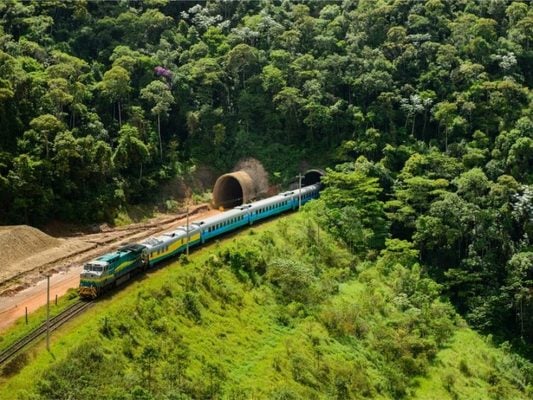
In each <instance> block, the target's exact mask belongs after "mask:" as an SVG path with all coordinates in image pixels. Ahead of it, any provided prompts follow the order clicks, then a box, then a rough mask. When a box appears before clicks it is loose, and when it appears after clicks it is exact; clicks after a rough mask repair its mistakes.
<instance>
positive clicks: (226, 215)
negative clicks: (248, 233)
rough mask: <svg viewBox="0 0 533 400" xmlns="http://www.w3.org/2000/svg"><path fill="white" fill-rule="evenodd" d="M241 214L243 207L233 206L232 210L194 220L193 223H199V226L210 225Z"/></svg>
mask: <svg viewBox="0 0 533 400" xmlns="http://www.w3.org/2000/svg"><path fill="white" fill-rule="evenodd" d="M239 215H243V211H242V210H241V209H237V208H233V209H231V210H228V211H224V212H223V213H221V214H217V215H214V216H212V217H209V218H206V219H204V220H202V221H195V222H193V224H195V225H198V226H209V225H212V224H216V223H218V222H220V221H224V220H226V219H228V218H233V217H237V216H239Z"/></svg>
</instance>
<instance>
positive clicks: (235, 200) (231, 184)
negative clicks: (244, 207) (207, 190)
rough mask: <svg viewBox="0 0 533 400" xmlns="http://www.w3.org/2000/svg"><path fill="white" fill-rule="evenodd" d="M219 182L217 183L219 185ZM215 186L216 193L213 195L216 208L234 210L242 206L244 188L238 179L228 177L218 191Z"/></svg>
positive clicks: (221, 183) (222, 181) (223, 180)
mask: <svg viewBox="0 0 533 400" xmlns="http://www.w3.org/2000/svg"><path fill="white" fill-rule="evenodd" d="M218 183H219V182H218V181H217V184H218ZM216 189H217V187H216V186H215V193H216V194H215V193H213V200H214V203H215V206H216V207H217V208H218V207H222V208H233V207H236V206H238V205H241V204H242V198H243V193H242V186H241V184H240V183H239V181H238V180H237V179H235V178H234V177H232V176H227V177H225V178H224V179H222V180H221V181H220V184H219V185H218V190H216Z"/></svg>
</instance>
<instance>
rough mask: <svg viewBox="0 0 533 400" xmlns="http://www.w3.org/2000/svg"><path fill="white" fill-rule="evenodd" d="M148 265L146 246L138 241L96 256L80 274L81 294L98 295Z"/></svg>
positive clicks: (85, 295) (92, 296)
mask: <svg viewBox="0 0 533 400" xmlns="http://www.w3.org/2000/svg"><path fill="white" fill-rule="evenodd" d="M147 265H148V255H147V252H146V247H145V246H143V245H141V244H136V243H135V244H129V245H126V246H122V247H120V248H119V249H118V250H117V251H115V252H113V253H107V254H104V255H103V256H101V257H98V258H95V259H94V260H91V261H89V262H88V263H87V264H85V265H84V266H83V271H82V273H81V275H80V288H79V293H80V296H81V297H90V298H94V297H97V296H98V295H99V294H100V293H102V292H104V291H105V290H106V289H108V288H109V287H111V286H116V285H119V284H121V283H122V282H124V281H126V280H128V279H129V277H130V275H131V273H132V272H134V271H137V270H140V269H143V268H145V267H146V266H147Z"/></svg>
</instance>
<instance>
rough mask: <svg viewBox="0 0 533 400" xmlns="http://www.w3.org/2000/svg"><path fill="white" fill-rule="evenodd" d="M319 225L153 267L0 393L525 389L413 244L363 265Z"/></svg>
mask: <svg viewBox="0 0 533 400" xmlns="http://www.w3.org/2000/svg"><path fill="white" fill-rule="evenodd" d="M316 228H317V225H316V223H315V222H314V221H313V218H312V215H311V214H309V213H301V214H298V215H291V216H288V217H285V218H282V219H279V220H276V221H272V222H268V223H265V224H262V225H261V226H258V227H254V228H252V229H248V230H246V231H244V232H242V233H240V234H238V235H235V236H234V237H231V238H228V240H225V241H224V242H222V243H213V244H211V245H210V246H208V247H206V248H204V249H202V250H198V251H196V252H195V253H194V254H193V255H192V256H191V259H190V262H189V261H188V260H185V259H182V260H181V262H176V263H173V264H171V265H167V266H166V267H165V268H162V269H160V270H158V271H155V272H153V273H152V274H150V276H149V277H147V278H144V279H142V280H139V281H138V282H135V283H133V284H132V285H129V286H128V287H127V288H126V290H123V291H121V292H120V293H117V294H115V295H113V296H112V297H111V298H109V299H105V300H103V301H101V302H99V304H97V305H96V306H95V307H93V308H92V309H91V310H90V311H89V312H88V313H86V314H85V315H83V316H82V317H81V318H79V319H78V320H76V321H74V322H72V323H71V324H70V325H68V326H67V327H66V328H64V329H62V330H61V331H60V332H59V333H57V334H54V339H53V342H52V349H53V351H52V354H51V355H49V354H47V353H46V352H45V351H42V349H41V350H40V351H37V350H36V351H33V352H32V354H31V355H30V356H29V359H28V364H27V365H26V366H25V367H23V368H22V369H21V371H19V372H18V373H16V374H15V375H14V376H11V377H9V378H6V377H4V378H3V381H2V383H1V384H0V398H2V399H3V398H13V394H14V393H16V396H17V398H19V399H50V398H60V399H66V398H74V399H83V398H92V399H190V398H192V399H200V398H202V399H204V398H213V399H215V398H228V399H250V398H254V399H331V398H338V399H349V398H350V399H351V398H353V399H358V398H373V399H397V398H413V399H429V398H439V399H446V398H450V399H473V398H479V399H482V398H483V399H487V398H499V399H502V398H513V399H527V398H528V396H531V383H530V382H531V376H529V378H528V376H527V371H528V369H527V366H525V365H523V363H522V364H521V362H520V360H517V359H515V358H513V357H512V356H511V355H508V354H506V352H505V351H504V350H503V349H498V348H495V347H494V346H493V345H492V344H490V342H489V341H488V340H485V339H483V338H481V337H480V336H478V335H477V334H476V333H474V332H472V331H470V330H469V329H468V328H467V327H466V326H465V325H464V323H463V322H462V320H461V319H460V318H458V317H457V316H456V314H455V312H454V311H453V308H452V307H451V306H450V305H449V304H448V303H447V302H446V301H443V300H442V299H440V294H439V290H440V289H439V286H438V285H437V284H436V283H435V282H434V281H432V280H430V279H428V278H426V277H425V274H424V272H423V269H422V268H420V267H419V266H418V265H416V264H413V258H412V254H411V253H410V250H409V248H408V247H406V248H403V249H401V246H398V243H396V246H395V247H394V246H391V245H389V247H388V249H386V250H384V251H383V252H382V253H381V255H380V257H378V258H377V259H376V261H374V262H364V263H363V262H359V261H358V260H356V259H354V258H353V256H351V255H350V254H349V253H348V252H347V251H345V250H344V249H343V248H341V247H340V246H338V244H336V243H335V242H334V241H333V240H332V239H331V237H330V236H328V235H327V234H326V233H325V232H323V231H320V232H318V231H317V229H316ZM402 264H403V265H402ZM529 371H530V372H531V369H529ZM528 379H529V381H528ZM528 384H529V386H528Z"/></svg>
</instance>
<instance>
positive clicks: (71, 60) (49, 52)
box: [0, 0, 533, 357]
mask: <svg viewBox="0 0 533 400" xmlns="http://www.w3.org/2000/svg"><path fill="white" fill-rule="evenodd" d="M0 17H1V18H0V129H1V135H0V149H1V152H0V202H1V204H2V205H3V206H2V207H1V208H0V219H1V220H2V221H4V222H6V223H7V222H8V223H42V222H45V221H47V220H49V219H51V218H60V219H63V220H76V221H95V220H105V219H112V218H113V216H114V215H115V213H116V211H117V210H118V209H119V208H120V207H122V206H124V205H125V204H131V203H136V202H141V201H145V200H146V199H149V198H150V196H152V195H153V194H154V193H156V192H157V190H158V187H159V185H161V184H162V183H164V182H165V181H168V180H169V179H172V178H174V177H180V176H184V175H186V174H187V173H189V172H190V171H191V170H192V169H194V168H195V166H199V165H209V166H211V167H212V168H215V169H217V170H221V171H223V170H225V169H227V168H229V167H231V166H232V165H234V163H235V162H236V161H237V160H239V159H241V158H242V157H245V156H253V157H255V158H257V159H259V160H260V161H261V162H262V163H263V164H264V165H265V166H266V168H267V170H268V171H270V172H271V173H272V178H275V179H279V180H283V179H284V178H286V177H289V176H292V175H294V173H295V172H297V170H298V167H299V164H300V163H301V162H307V163H313V164H316V163H319V164H321V165H322V166H328V165H329V166H332V165H334V164H336V166H335V167H331V169H329V170H328V174H327V176H326V177H325V178H324V183H325V184H326V186H327V189H326V192H325V193H324V196H323V199H322V200H321V202H322V203H321V204H323V207H321V208H319V209H317V210H316V214H317V218H319V219H320V220H321V221H322V223H323V224H324V226H325V227H327V229H328V230H329V231H330V232H331V233H332V234H333V235H334V236H335V237H337V238H338V239H339V240H341V241H342V242H343V243H344V245H345V246H346V247H347V248H349V249H350V251H351V252H352V253H353V254H355V255H356V256H357V257H359V258H360V260H367V261H368V260H370V261H372V260H376V259H377V257H378V256H379V255H380V254H381V253H380V252H383V251H384V250H383V249H385V248H391V246H392V248H396V249H397V251H398V252H401V253H402V252H405V251H406V250H407V249H409V251H411V252H412V254H416V257H417V259H418V260H419V262H420V263H421V265H422V266H423V271H424V273H425V274H428V275H429V276H430V277H432V278H434V279H435V280H436V281H437V282H439V283H440V284H441V285H442V288H443V293H444V294H445V295H446V296H448V297H449V298H450V299H451V300H452V302H453V304H454V305H455V306H456V308H457V310H458V311H459V312H460V313H461V314H462V315H463V316H464V317H465V318H466V320H467V321H468V323H469V324H471V326H473V327H475V328H477V329H479V330H481V331H483V332H490V333H492V334H494V335H495V337H497V338H498V339H502V340H510V341H511V342H512V344H513V345H514V346H515V348H516V349H519V350H520V351H521V352H522V354H524V355H526V357H531V354H532V353H533V350H532V343H533V245H532V243H531V238H532V237H533V186H532V184H533V115H532V114H533V108H532V107H531V104H532V100H533V99H532V95H531V89H530V88H531V83H532V81H533V43H532V39H533V5H532V4H531V3H530V2H528V1H507V0H491V1H488V0H486V1H485V0H478V1H475V0H446V1H445V0H427V1H414V0H412V1H410V0H375V1H374V0H359V1H357V0H345V1H331V2H328V1H321V2H297V1H282V2H278V1H250V2H230V1H208V2H197V3H195V2H174V1H167V0H150V1H148V0H147V1H143V2H139V1H116V2H110V1H75V2H66V1H61V0H48V1H33V2H29V1H17V0H9V1H3V2H1V3H0Z"/></svg>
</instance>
